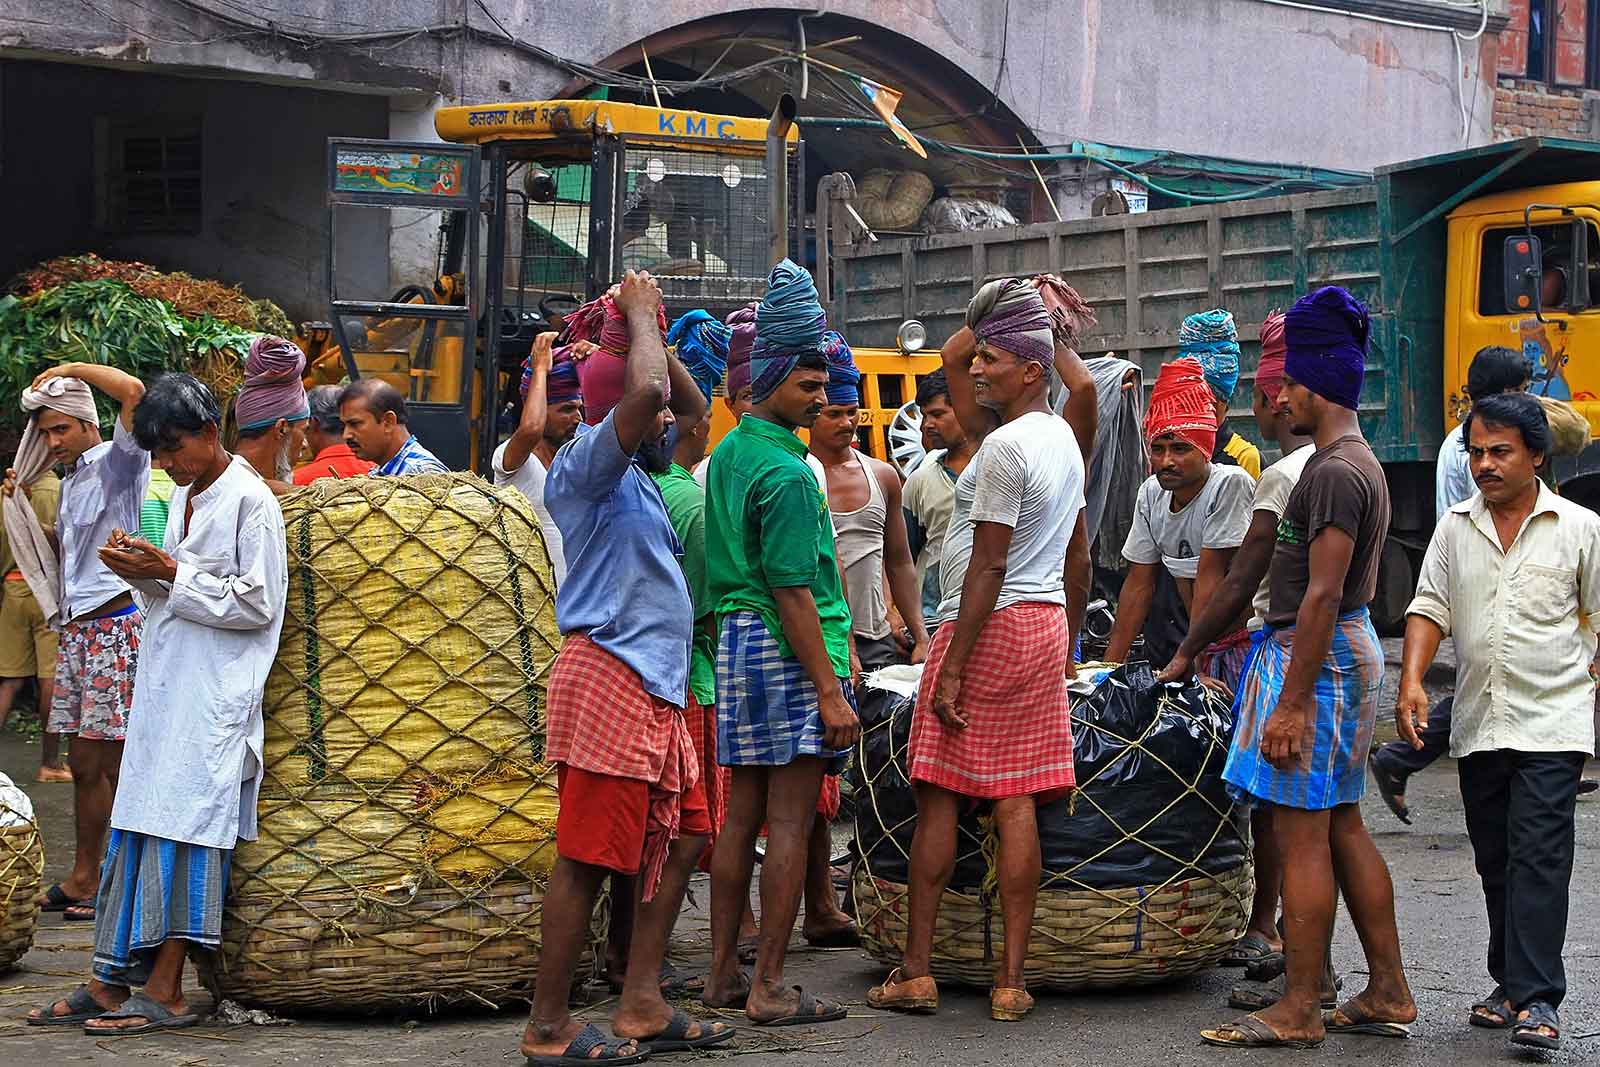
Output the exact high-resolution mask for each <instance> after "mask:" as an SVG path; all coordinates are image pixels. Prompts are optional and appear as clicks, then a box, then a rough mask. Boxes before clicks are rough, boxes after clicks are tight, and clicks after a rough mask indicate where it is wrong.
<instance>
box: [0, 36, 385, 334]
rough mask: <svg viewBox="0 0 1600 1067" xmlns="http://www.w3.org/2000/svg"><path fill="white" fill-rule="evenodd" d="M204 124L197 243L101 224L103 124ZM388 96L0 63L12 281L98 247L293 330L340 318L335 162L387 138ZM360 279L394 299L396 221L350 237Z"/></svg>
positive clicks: (0, 170) (6, 252) (366, 224)
mask: <svg viewBox="0 0 1600 1067" xmlns="http://www.w3.org/2000/svg"><path fill="white" fill-rule="evenodd" d="M119 116H126V117H130V118H134V119H137V120H139V121H141V122H154V123H158V124H159V123H160V122H162V121H176V120H180V119H189V118H198V119H199V120H200V124H201V131H202V138H203V167H202V173H203V183H204V184H203V190H202V208H203V213H204V216H203V221H202V224H201V229H200V232H199V233H198V234H146V235H121V234H115V233H107V232H103V231H101V230H99V229H97V227H96V222H95V203H96V194H95V180H96V173H97V167H96V162H95V145H94V126H95V120H96V118H97V117H107V118H116V117H119ZM388 132H389V105H388V102H387V101H386V100H385V99H384V98H382V97H376V96H354V95H350V94H346V93H334V92H320V91H315V90H312V89H308V88H285V87H280V86H275V85H255V84H249V83H245V82H232V81H222V80H216V79H209V78H208V79H201V78H183V77H173V76H168V75H159V74H149V73H135V72H130V71H123V70H111V69H100V68H94V67H85V66H74V65H67V64H62V63H38V62H25V61H15V60H6V61H0V202H3V203H5V204H6V206H7V216H6V225H5V226H4V227H3V228H0V277H9V276H10V275H11V274H12V273H13V272H15V271H16V270H17V269H19V268H21V267H24V266H27V265H29V264H31V263H34V262H36V261H38V260H40V259H44V258H47V257H49V256H56V255H63V254H72V253H79V252H84V251H95V252H98V253H100V254H102V255H105V256H108V257H113V258H133V259H140V260H144V261H146V262H149V263H153V264H155V265H156V266H158V267H163V268H167V269H174V270H186V271H188V272H190V273H192V274H195V275H198V276H201V277H209V278H217V279H220V280H222V281H226V282H229V283H233V284H237V285H240V286H242V287H243V288H244V290H245V291H246V292H247V293H249V294H250V295H252V296H255V297H266V298H269V299H271V300H274V301H276V302H277V303H278V304H280V305H282V307H283V308H284V310H286V311H287V312H288V313H289V317H290V319H291V320H293V321H296V322H298V321H301V320H304V319H325V318H326V317H327V314H328V311H327V280H326V275H325V272H326V269H327V268H326V262H327V238H326V233H327V208H326V206H325V203H326V202H325V195H324V188H325V185H326V181H327V179H326V176H325V173H324V172H325V170H326V165H325V163H324V155H325V153H326V147H325V146H326V139H327V138H328V137H329V136H332V135H343V136H354V137H383V136H386V135H387V134H388ZM341 248H342V249H345V250H348V251H349V252H350V257H349V261H348V264H347V265H348V267H349V271H348V274H347V276H348V277H350V278H351V279H352V280H353V281H354V282H355V283H356V284H359V285H361V286H364V287H366V288H368V290H369V291H371V292H373V293H377V292H378V291H379V290H385V291H384V292H383V293H382V296H383V297H387V295H388V292H387V290H388V289H389V287H390V286H389V282H390V278H389V272H388V230H387V220H364V221H362V222H357V223H353V224H351V225H349V226H345V227H342V228H341Z"/></svg>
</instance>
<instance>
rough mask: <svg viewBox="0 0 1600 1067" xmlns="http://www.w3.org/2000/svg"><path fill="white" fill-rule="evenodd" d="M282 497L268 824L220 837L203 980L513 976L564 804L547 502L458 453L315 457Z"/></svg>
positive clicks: (320, 991)
mask: <svg viewBox="0 0 1600 1067" xmlns="http://www.w3.org/2000/svg"><path fill="white" fill-rule="evenodd" d="M282 505H283V512H284V524H285V527H286V529H287V535H288V548H289V597H288V608H287V611H286V613H285V618H284V625H283V633H282V637H281V639H280V641H279V647H278V657H277V662H276V663H275V664H274V666H273V669H272V672H271V674H270V675H269V676H268V679H267V684H266V690H265V697H264V708H263V717H264V719H265V745H264V760H263V762H264V764H265V776H264V780H263V783H262V787H261V797H260V803H259V807H258V812H259V824H260V825H259V837H258V839H257V840H256V841H253V842H240V844H239V847H238V849H237V850H236V851H235V852H234V854H233V867H232V872H231V879H230V884H229V896H228V902H227V905H226V908H225V912H224V919H223V946H222V950H221V952H220V954H219V959H218V961H217V963H216V966H215V969H214V982H215V986H216V990H217V992H218V993H219V994H220V995H223V996H227V997H231V998H234V999H236V1000H239V1001H241V1002H244V1003H248V1004H253V1005H260V1006H263V1007H269V1008H274V1009H289V1010H297V1009H298V1010H314V1011H375V1010H381V1009H390V1008H404V1007H418V1006H421V1007H427V1008H433V1007H438V1006H441V1005H444V1004H449V1003H457V1002H474V1003H481V1004H486V1005H499V1004H502V1003H504V1002H506V1001H508V1000H513V999H520V998H525V997H526V996H528V995H529V994H530V993H531V990H532V986H533V978H534V974H535V970H536V968H537V966H538V956H539V922H540V913H541V902H542V893H543V889H544V886H545V884H546V880H547V878H548V875H549V872H550V869H551V867H552V865H553V863H554V860H555V825H556V812H557V806H556V788H555V771H554V768H552V767H550V766H548V765H547V764H546V763H545V762H544V694H545V679H546V675H547V674H548V671H549V669H550V665H551V662H552V661H553V660H554V658H555V654H556V651H557V648H558V647H559V643H560V635H559V634H558V632H557V630H556V624H555V595H554V589H555V582H554V579H553V577H552V574H551V569H550V565H549V562H548V557H547V555H546V553H545V547H544V539H543V535H542V534H541V533H540V530H539V525H538V521H537V520H536V519H535V517H534V515H533V513H532V511H531V509H530V508H529V505H528V503H527V501H526V500H525V499H524V498H523V497H522V496H521V494H519V493H517V492H515V491H511V490H502V489H496V488H494V487H492V486H490V485H488V484H487V483H485V482H484V481H482V480H481V479H479V478H476V477H474V476H472V475H463V474H449V475H421V476H413V477H406V478H377V477H367V478H353V479H349V480H345V481H338V480H334V479H324V480H321V481H317V482H315V483H313V484H312V485H311V486H310V487H308V488H307V489H304V490H301V491H298V492H296V493H293V494H290V495H288V496H285V497H283V498H282ZM602 927H603V921H602V923H600V924H597V929H596V941H595V942H592V943H591V946H590V951H591V956H592V950H593V946H594V944H595V943H598V938H599V936H600V929H601V928H602Z"/></svg>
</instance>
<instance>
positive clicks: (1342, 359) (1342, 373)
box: [1283, 285, 1371, 411]
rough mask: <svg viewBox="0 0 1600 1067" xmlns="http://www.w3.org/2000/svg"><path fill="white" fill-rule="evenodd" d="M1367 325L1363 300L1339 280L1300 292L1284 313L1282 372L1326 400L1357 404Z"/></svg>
mask: <svg viewBox="0 0 1600 1067" xmlns="http://www.w3.org/2000/svg"><path fill="white" fill-rule="evenodd" d="M1370 330H1371V320H1370V319H1369V318H1368V317H1367V306H1366V305H1365V304H1363V303H1362V302H1361V301H1359V300H1357V299H1356V298H1355V297H1353V296H1351V295H1350V294H1349V293H1348V292H1346V291H1345V290H1344V289H1341V288H1339V286H1337V285H1329V286H1325V287H1323V288H1321V289H1318V290H1317V291H1316V292H1314V293H1312V294H1310V295H1309V296H1302V297H1301V298H1300V299H1299V300H1296V301H1295V304H1294V307H1292V308H1290V309H1289V310H1288V311H1287V312H1286V313H1285V314H1284V316H1283V340H1284V344H1285V346H1286V347H1287V351H1285V353H1284V357H1283V371H1284V374H1286V375H1287V376H1288V377H1290V378H1293V379H1294V380H1295V381H1297V382H1299V383H1300V384H1301V385H1303V386H1305V387H1306V388H1307V389H1309V390H1311V391H1312V392H1313V393H1316V394H1317V395H1318V396H1320V397H1322V398H1324V399H1325V400H1330V401H1332V402H1333V403H1335V404H1338V405H1339V406H1340V407H1342V408H1349V409H1350V410H1351V411H1355V410H1357V409H1358V408H1359V407H1360V404H1361V379H1362V378H1363V377H1364V376H1365V375H1366V369H1367V335H1368V333H1369V332H1370Z"/></svg>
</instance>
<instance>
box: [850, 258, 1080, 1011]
mask: <svg viewBox="0 0 1600 1067" xmlns="http://www.w3.org/2000/svg"><path fill="white" fill-rule="evenodd" d="M943 355H944V368H945V374H946V376H947V377H948V380H949V388H950V401H951V404H952V405H953V406H954V407H955V410H956V414H957V416H958V417H959V418H960V419H961V424H962V427H963V428H964V429H965V430H966V431H967V433H968V435H969V436H970V437H972V438H975V439H980V438H981V440H982V443H981V444H980V445H979V447H978V450H977V452H976V454H975V455H974V456H973V458H972V462H971V463H970V464H969V465H968V466H967V469H966V470H964V471H962V473H961V477H960V478H959V479H957V481H956V494H955V511H954V514H953V515H952V517H951V520H950V526H949V530H948V532H947V533H946V534H945V543H944V564H943V569H942V575H941V577H942V583H943V592H944V596H943V601H942V603H941V604H940V610H939V616H940V617H941V618H944V619H946V620H950V621H946V622H944V623H943V624H942V625H941V626H940V627H939V631H938V633H937V634H936V635H935V636H934V639H933V647H932V649H931V650H930V652H929V655H928V662H927V666H926V668H925V669H924V671H923V674H922V685H921V688H920V690H919V691H918V693H917V708H916V714H915V717H914V718H913V720H912V727H911V775H910V776H911V779H912V781H913V782H914V783H915V785H916V790H917V826H916V832H915V835H914V837H913V838H912V846H911V873H910V916H909V930H908V934H907V938H906V951H905V957H904V959H903V960H902V962H901V966H900V968H899V969H898V970H896V971H894V972H892V973H891V974H890V975H889V978H888V980H887V981H885V982H884V983H883V985H881V986H878V987H877V988H875V989H873V990H872V991H871V992H870V993H869V994H868V995H867V1001H868V1003H870V1004H871V1005H872V1006H873V1007H876V1008H887V1009H891V1010H897V1011H924V1012H926V1011H933V1010H935V1009H937V1007H938V1005H939V990H938V987H937V986H936V985H935V984H934V981H933V978H932V977H931V976H930V975H929V973H928V963H929V959H928V958H929V955H930V954H931V952H932V948H933V928H934V921H935V919H936V918H937V916H938V912H939V899H940V897H941V895H942V894H943V893H944V889H945V886H946V885H947V884H949V881H950V875H951V873H952V871H953V869H954V867H955V856H956V821H957V817H958V815H959V813H960V810H961V807H962V806H963V805H964V804H967V803H969V802H970V801H972V800H978V801H983V802H986V803H992V805H993V813H994V822H995V826H996V829H997V831H998V833H999V837H1000V857H999V864H998V866H999V887H1000V906H1001V913H1002V915H1003V916H1004V921H1005V948H1004V954H1003V960H1002V963H1001V967H1000V969H999V971H998V973H997V974H996V975H995V983H994V989H993V991H992V992H991V994H990V999H989V1012H990V1015H991V1016H992V1017H993V1018H995V1019H999V1020H1006V1021H1015V1020H1018V1019H1021V1018H1022V1017H1023V1016H1025V1015H1026V1014H1027V1013H1028V1012H1029V1010H1031V1009H1032V1007H1033V998H1032V997H1030V996H1029V995H1028V993H1027V991H1026V986H1025V983H1024V981H1023V962H1024V960H1025V959H1026V956H1027V948H1028V937H1029V934H1030V932H1031V930H1032V929H1033V910H1034V901H1035V898H1036V896H1037V895H1038V890H1039V870H1040V857H1039V829H1038V824H1037V822H1036V820H1035V815H1034V808H1035V804H1036V802H1037V799H1038V798H1039V797H1040V796H1041V795H1045V796H1049V795H1051V794H1059V793H1060V792H1061V791H1063V790H1066V789H1070V788H1071V787H1072V785H1073V784H1074V781H1073V774H1072V721H1071V716H1070V712H1069V709H1068V705H1067V678H1068V676H1069V675H1071V673H1072V654H1071V650H1072V635H1071V633H1070V632H1069V626H1068V621H1067V619H1068V612H1067V603H1068V599H1069V598H1068V590H1069V589H1070V590H1071V592H1072V594H1073V595H1072V597H1071V600H1072V604H1073V607H1074V608H1075V609H1077V611H1079V612H1081V610H1082V608H1081V603H1082V597H1083V595H1084V591H1085V590H1086V589H1087V587H1088V581H1089V576H1088V565H1089V554H1088V540H1087V536H1086V534H1085V529H1084V520H1083V507H1084V464H1083V456H1082V453H1081V452H1080V450H1079V447H1078V442H1077V439H1076V438H1075V437H1074V435H1073V431H1072V428H1071V427H1070V426H1069V425H1068V424H1067V423H1066V422H1065V421H1064V420H1062V419H1061V418H1059V417H1058V416H1057V415H1056V414H1055V412H1054V411H1052V410H1051V408H1050V404H1049V400H1048V398H1047V397H1046V395H1045V389H1046V386H1047V384H1048V381H1049V374H1048V367H1049V365H1050V363H1051V362H1052V361H1053V360H1054V361H1056V362H1058V363H1062V362H1066V363H1070V362H1072V361H1075V360H1076V359H1077V357H1076V355H1075V354H1073V353H1072V352H1071V350H1070V349H1068V348H1066V347H1065V346H1064V345H1063V346H1059V347H1058V346H1057V344H1056V341H1055V333H1054V330H1053V329H1052V324H1051V317H1050V313H1049V311H1048V310H1047V308H1046V306H1045V303H1044V301H1043V299H1042V298H1041V297H1040V295H1039V292H1038V291H1037V290H1036V289H1035V288H1034V286H1032V285H1030V284H1029V283H1027V282H1024V281H1015V280H1011V281H998V282H990V283H989V284H988V285H985V286H984V287H983V288H982V289H981V290H979V292H978V295H977V296H975V297H974V298H973V300H972V303H971V305H970V306H969V307H968V308H967V326H966V327H965V328H963V329H962V330H960V331H959V332H957V334H956V335H955V336H954V337H952V338H951V339H950V340H949V341H948V342H946V344H945V347H944V352H943ZM1070 369H1071V368H1069V370H1070ZM1067 376H1068V375H1067V374H1065V373H1064V374H1063V377H1064V378H1065V377H1067ZM1076 618H1077V619H1078V620H1081V618H1082V616H1081V614H1077V615H1076Z"/></svg>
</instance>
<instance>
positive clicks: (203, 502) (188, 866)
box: [29, 374, 289, 1033]
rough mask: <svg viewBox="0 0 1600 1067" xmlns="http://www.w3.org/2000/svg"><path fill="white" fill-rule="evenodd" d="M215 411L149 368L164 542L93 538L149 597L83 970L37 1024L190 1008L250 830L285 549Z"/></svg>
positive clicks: (113, 1026) (131, 1027) (182, 380)
mask: <svg viewBox="0 0 1600 1067" xmlns="http://www.w3.org/2000/svg"><path fill="white" fill-rule="evenodd" d="M217 423H218V409H217V404H216V401H215V399H214V398H212V396H211V394H210V392H209V391H207V390H206V388H205V386H203V385H201V384H200V383H199V382H198V381H196V380H195V379H193V378H191V377H189V376H188V375H176V374H175V375H168V376H166V377H163V378H161V379H158V380H156V381H155V382H153V383H152V384H151V385H150V386H149V388H148V390H147V391H146V393H145V398H144V401H143V402H142V403H141V405H140V408H139V411H138V412H137V413H136V416H135V421H134V433H135V435H136V436H137V437H138V439H139V444H140V445H141V446H142V447H145V448H147V449H148V450H149V451H150V452H151V453H152V455H153V458H154V459H155V461H156V462H157V463H158V464H159V465H161V466H163V467H165V468H166V469H167V471H168V472H169V473H170V474H171V475H172V479H173V481H174V482H175V483H177V486H178V488H177V489H176V491H175V492H174V493H173V496H172V506H171V510H170V512H169V515H168V519H167V531H166V537H165V544H164V547H163V548H156V547H155V546H153V545H151V544H149V543H148V542H144V541H139V540H137V539H134V538H130V537H127V536H126V535H125V534H123V532H122V531H120V530H119V531H115V532H113V534H112V536H111V540H110V543H109V544H108V546H107V547H106V548H105V549H103V550H102V552H101V558H102V559H104V560H105V562H106V565H107V566H108V567H110V568H111V570H112V571H114V572H115V573H117V574H119V575H120V576H122V577H123V578H125V579H127V580H128V582H129V583H130V584H131V585H132V586H133V587H134V589H135V590H137V592H138V593H139V596H140V599H141V600H142V601H143V602H144V604H145V629H144V642H143V647H142V649H141V655H140V659H139V669H138V675H137V676H136V678H135V681H134V698H133V699H134V706H133V714H132V715H130V716H129V728H128V736H127V743H126V747H125V749H124V752H123V768H124V774H123V776H122V781H121V785H120V787H119V789H118V790H117V797H116V802H115V805H114V807H113V809H112V814H111V830H112V832H111V840H110V843H109V844H108V846H107V849H106V858H105V863H104V865H103V867H102V873H101V880H100V890H99V895H98V898H97V901H96V903H97V919H96V923H95V946H94V958H93V972H94V980H93V981H91V982H90V983H89V984H88V985H86V986H84V987H82V988H80V989H79V990H78V991H76V992H75V993H74V994H72V995H71V996H69V997H68V998H67V999H66V1000H64V1001H61V1002H58V1003H57V1004H55V1005H53V1006H52V1007H51V1008H48V1009H42V1010H41V1011H40V1012H38V1013H36V1014H35V1015H34V1016H31V1017H30V1018H29V1022H30V1024H33V1025H50V1024H54V1023H56V1022H57V1021H58V1020H62V1021H64V1020H65V1019H66V1018H69V1017H71V1016H77V1017H79V1019H80V1020H82V1019H85V1018H88V1019H91V1020H92V1021H91V1022H89V1023H88V1025H87V1027H86V1028H87V1029H90V1030H93V1031H96V1032H100V1031H106V1032H111V1031H114V1032H117V1033H127V1032H145V1031H148V1030H154V1029H163V1028H170V1027H175V1026H185V1025H191V1024H192V1023H193V1022H197V1021H198V1017H197V1016H195V1015H193V1014H191V1013H190V1012H189V1011H188V1006H187V1004H186V1003H185V1001H184V999H183V990H182V971H183V962H184V956H185V954H186V952H187V951H188V950H189V949H192V948H196V947H198V948H202V949H214V948H216V947H217V946H218V945H219V944H220V943H221V931H222V901H223V895H224V892H225V888H226V883H227V873H228V863H229V859H230V856H231V853H232V850H233V848H234V845H235V844H236V842H238V841H240V840H253V839H254V838H255V836H256V818H255V816H256V794H257V791H258V788H259V785H260V782H261V775H262V761H261V744H262V720H261V693H262V686H263V684H264V683H265V681H266V677H267V672H268V670H269V669H270V668H271V666H272V662H273V659H274V657H275V655H276V653H277V647H278V633H279V630H280V629H281V628H282V625H283V612H284V601H285V597H286V595H287V592H288V581H289V578H288V563H287V556H286V546H285V539H284V526H283V515H282V513H281V512H280V511H279V509H278V505H277V502H276V501H275V499H274V498H273V495H272V492H271V490H270V489H268V488H267V486H266V484H265V483H264V482H263V481H262V480H261V478H260V476H258V475H257V474H256V473H255V471H254V470H253V469H252V468H251V467H250V465H249V464H248V463H247V462H246V461H245V460H243V459H242V458H240V457H237V456H230V455H229V454H228V453H227V452H225V451H224V450H223V449H222V446H221V442H220V440H219V438H218V435H217ZM140 985H142V986H143V987H144V988H143V990H142V992H140V993H133V994H131V995H130V987H132V986H140ZM107 1008H111V1009H114V1010H109V1011H106V1010H105V1009H107ZM102 1012H103V1014H102Z"/></svg>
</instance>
